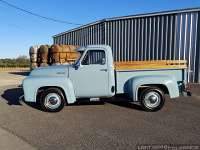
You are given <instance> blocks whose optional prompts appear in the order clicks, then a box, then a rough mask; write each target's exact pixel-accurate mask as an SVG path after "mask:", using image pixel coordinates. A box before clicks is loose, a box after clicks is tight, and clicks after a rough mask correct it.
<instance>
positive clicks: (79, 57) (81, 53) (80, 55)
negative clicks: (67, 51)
mask: <svg viewBox="0 0 200 150" xmlns="http://www.w3.org/2000/svg"><path fill="white" fill-rule="evenodd" d="M83 52H84V51H79V52H78V54H79V56H78V58H77V59H76V61H75V62H74V65H76V64H77V63H78V62H79V60H80V59H81V57H82V55H83Z"/></svg>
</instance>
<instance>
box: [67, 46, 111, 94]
mask: <svg viewBox="0 0 200 150" xmlns="http://www.w3.org/2000/svg"><path fill="white" fill-rule="evenodd" d="M73 72H74V73H72V74H71V77H70V78H71V79H72V82H73V85H74V89H75V95H76V97H80V98H84V97H88V98H90V97H106V96H107V95H108V75H109V74H108V66H107V59H106V52H105V51H104V50H99V49H94V50H88V51H87V52H86V54H85V56H84V57H83V59H82V61H81V65H80V67H79V68H78V69H77V70H75V69H74V70H73Z"/></svg>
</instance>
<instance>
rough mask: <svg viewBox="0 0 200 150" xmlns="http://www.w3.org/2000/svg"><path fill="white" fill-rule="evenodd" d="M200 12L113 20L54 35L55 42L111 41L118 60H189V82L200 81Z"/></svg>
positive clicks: (94, 42) (86, 42) (79, 43)
mask: <svg viewBox="0 0 200 150" xmlns="http://www.w3.org/2000/svg"><path fill="white" fill-rule="evenodd" d="M199 16H200V12H199V11H194V12H192V11H188V12H179V13H172V14H169V13H168V14H162V15H159V14H157V15H150V16H148V15H146V16H142V17H140V16H137V17H128V18H124V19H123V18H120V19H110V20H105V21H102V22H101V23H96V24H92V25H89V26H87V27H84V28H79V29H76V30H73V31H71V32H67V33H64V34H60V35H58V36H55V37H54V43H55V44H75V45H81V46H84V45H88V44H107V45H110V46H111V47H112V50H113V56H114V60H115V61H131V60H166V59H170V60H181V59H187V61H188V69H189V73H188V81H190V82H200V73H199V71H200V61H199V55H200V54H199V53H200V44H199V43H200V19H199Z"/></svg>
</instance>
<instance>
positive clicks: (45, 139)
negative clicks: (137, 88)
mask: <svg viewBox="0 0 200 150" xmlns="http://www.w3.org/2000/svg"><path fill="white" fill-rule="evenodd" d="M23 75H24V74H19V73H17V74H13V73H12V74H10V73H0V83H1V86H0V95H1V97H0V127H1V128H3V129H5V130H7V131H8V132H10V133H12V134H14V135H15V136H17V137H19V138H20V139H22V140H23V141H25V142H27V143H28V144H30V145H31V146H33V147H35V148H37V149H44V150H55V149H69V150H73V149H85V150H90V149H91V150H92V149H99V150H104V149H105V150H112V149H120V150H121V149H128V150H129V149H133V150H134V149H136V146H137V145H138V144H200V142H199V141H200V127H199V125H200V97H199V95H200V94H199V93H198V91H199V90H200V88H199V85H194V86H191V87H192V88H193V90H194V91H195V94H194V95H195V96H192V97H180V98H178V99H174V100H169V99H168V98H167V100H166V104H165V106H164V108H163V109H162V110H161V111H158V112H145V111H143V110H141V109H140V107H138V106H136V105H133V104H130V103H121V102H118V103H110V102H105V103H102V102H91V103H86V102H85V103H79V104H75V105H71V106H66V107H65V108H64V109H63V111H61V112H59V113H46V112H42V111H41V110H39V109H38V108H37V106H35V105H30V104H25V103H24V102H21V101H19V100H18V97H19V96H20V95H21V94H22V93H23V92H22V90H21V89H20V88H18V87H17V85H18V84H20V82H21V80H22V79H23V78H24V76H23ZM10 80H12V81H10ZM7 81H10V82H7ZM2 82H3V84H2ZM7 83H9V84H7Z"/></svg>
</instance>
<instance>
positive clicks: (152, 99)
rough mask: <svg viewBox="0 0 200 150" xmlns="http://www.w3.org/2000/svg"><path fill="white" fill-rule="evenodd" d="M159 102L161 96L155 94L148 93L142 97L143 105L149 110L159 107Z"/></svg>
mask: <svg viewBox="0 0 200 150" xmlns="http://www.w3.org/2000/svg"><path fill="white" fill-rule="evenodd" d="M160 102H161V96H160V94H158V93H157V92H153V91H152V92H149V93H147V94H146V95H145V97H144V103H145V105H146V106H147V107H149V108H155V107H157V106H159V104H160Z"/></svg>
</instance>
